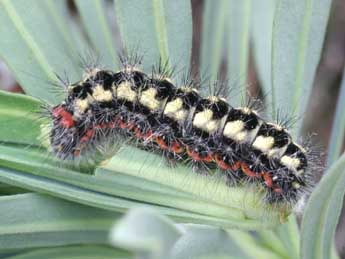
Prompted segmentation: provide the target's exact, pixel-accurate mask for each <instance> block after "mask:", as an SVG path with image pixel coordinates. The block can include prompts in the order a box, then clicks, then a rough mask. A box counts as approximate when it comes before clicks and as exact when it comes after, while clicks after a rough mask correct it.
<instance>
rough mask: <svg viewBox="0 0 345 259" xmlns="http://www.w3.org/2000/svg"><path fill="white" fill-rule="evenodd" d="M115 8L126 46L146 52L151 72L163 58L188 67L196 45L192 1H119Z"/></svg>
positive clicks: (145, 59)
mask: <svg viewBox="0 0 345 259" xmlns="http://www.w3.org/2000/svg"><path fill="white" fill-rule="evenodd" d="M115 8H116V16H117V19H118V24H119V28H120V32H121V36H122V41H123V44H124V47H125V49H127V50H128V51H129V52H133V51H134V52H135V51H137V52H139V53H143V54H144V68H145V69H146V70H149V71H150V70H151V69H152V65H154V64H157V62H158V61H159V59H160V58H161V60H162V63H163V64H166V63H168V64H169V63H170V67H173V66H175V65H176V66H177V67H178V68H181V69H185V70H188V68H189V62H190V57H191V47H192V17H191V4H190V1H185V0H177V1H169V0H144V1H140V0H132V1H126V0H116V1H115ZM181 29H183V33H181ZM178 70H179V69H178Z"/></svg>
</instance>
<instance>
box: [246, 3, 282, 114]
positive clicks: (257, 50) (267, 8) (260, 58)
mask: <svg viewBox="0 0 345 259" xmlns="http://www.w3.org/2000/svg"><path fill="white" fill-rule="evenodd" d="M276 2H277V1H274V0H261V1H255V0H254V1H252V5H253V6H252V9H253V10H254V11H253V12H252V30H251V35H252V40H253V54H254V61H255V65H256V71H257V73H258V77H259V80H260V83H261V86H262V88H263V91H264V92H263V94H264V96H265V97H266V101H267V102H266V106H267V107H266V109H267V110H268V111H270V112H271V110H272V108H271V105H272V82H271V78H272V75H271V67H272V66H271V62H272V55H271V52H272V30H273V18H274V10H275V5H276ZM269 107H270V108H269Z"/></svg>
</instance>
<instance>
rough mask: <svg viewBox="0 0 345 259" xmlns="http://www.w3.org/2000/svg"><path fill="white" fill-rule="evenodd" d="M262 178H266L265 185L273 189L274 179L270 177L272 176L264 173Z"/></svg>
mask: <svg viewBox="0 0 345 259" xmlns="http://www.w3.org/2000/svg"><path fill="white" fill-rule="evenodd" d="M262 176H263V177H264V180H265V184H266V185H267V186H268V187H269V188H272V186H273V181H272V177H271V176H270V174H269V173H267V172H264V173H262Z"/></svg>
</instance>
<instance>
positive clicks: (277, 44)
mask: <svg viewBox="0 0 345 259" xmlns="http://www.w3.org/2000/svg"><path fill="white" fill-rule="evenodd" d="M330 8H331V0H323V1H319V0H281V1H278V3H277V7H276V13H275V18H274V27H273V48H272V51H273V52H272V55H273V59H272V84H273V88H272V89H274V91H273V92H272V95H273V96H272V101H273V103H272V112H273V114H275V113H276V109H277V108H280V109H282V110H283V111H284V112H290V113H291V115H292V116H294V115H295V116H303V114H304V112H305V109H306V106H307V103H308V98H309V96H310V91H311V87H312V84H313V80H314V76H315V71H316V68H317V65H318V63H319V59H320V53H321V49H322V45H323V40H324V36H325V31H326V25H327V21H328V17H329V13H330ZM300 121H301V120H300ZM298 129H299V126H297V127H296V131H297V130H298Z"/></svg>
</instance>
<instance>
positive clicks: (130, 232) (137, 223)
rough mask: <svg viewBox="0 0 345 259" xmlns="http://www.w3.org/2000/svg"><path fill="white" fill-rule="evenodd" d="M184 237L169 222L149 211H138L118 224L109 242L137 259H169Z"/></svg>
mask: <svg viewBox="0 0 345 259" xmlns="http://www.w3.org/2000/svg"><path fill="white" fill-rule="evenodd" d="M181 235H182V233H181V231H180V230H179V229H178V228H176V227H175V225H174V223H173V222H172V221H170V220H169V219H168V218H165V217H163V216H160V215H159V214H158V213H156V212H155V211H154V210H152V209H149V208H137V209H132V210H130V211H129V212H128V213H127V215H126V216H125V217H124V218H123V219H121V220H120V221H118V222H116V225H115V226H114V227H113V229H112V231H111V234H110V240H111V243H112V244H113V245H115V246H118V247H121V248H124V249H127V250H130V251H132V252H136V254H137V257H138V258H150V259H154V258H156V259H159V258H168V256H169V252H170V249H171V248H172V247H173V245H174V244H175V242H176V240H177V239H178V238H179V237H180V236H181Z"/></svg>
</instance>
